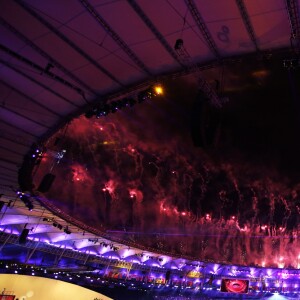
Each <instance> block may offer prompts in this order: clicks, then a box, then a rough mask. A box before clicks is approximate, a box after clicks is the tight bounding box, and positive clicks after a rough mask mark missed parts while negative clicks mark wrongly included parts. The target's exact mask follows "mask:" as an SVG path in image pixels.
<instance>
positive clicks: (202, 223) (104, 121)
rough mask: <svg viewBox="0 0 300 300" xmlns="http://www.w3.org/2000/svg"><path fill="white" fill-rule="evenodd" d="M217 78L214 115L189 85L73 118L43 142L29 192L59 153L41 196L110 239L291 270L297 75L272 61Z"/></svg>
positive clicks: (168, 85)
mask: <svg viewBox="0 0 300 300" xmlns="http://www.w3.org/2000/svg"><path fill="white" fill-rule="evenodd" d="M221 71H222V77H221V79H220V76H219V74H220V73H221ZM221 71H220V70H216V71H210V73H209V74H210V76H211V78H212V82H213V80H214V79H216V80H218V81H219V82H220V83H221V87H220V90H219V92H220V93H222V95H224V96H226V97H228V99H229V101H228V102H226V103H224V104H223V106H222V108H215V107H213V106H212V105H211V103H210V101H209V100H208V99H207V97H206V96H205V94H203V93H202V92H201V91H199V90H198V89H197V86H196V83H195V82H196V80H195V79H194V77H193V76H189V77H185V78H180V79H173V80H168V81H166V82H164V85H165V94H164V96H163V97H155V98H153V99H151V100H150V101H147V102H144V103H141V104H136V105H135V106H134V107H132V108H125V109H123V110H122V111H119V112H116V113H110V114H109V115H108V116H105V117H101V118H99V119H96V118H91V119H87V118H86V117H84V116H81V117H80V118H77V119H75V120H73V121H72V122H71V123H70V124H69V125H68V127H67V129H66V130H65V129H62V130H60V131H59V132H58V133H56V134H55V135H54V136H53V137H52V138H50V139H49V141H48V142H47V144H46V147H47V148H48V152H47V156H46V157H45V158H44V160H43V163H42V164H41V165H40V167H39V169H38V173H37V175H36V177H35V183H36V185H38V183H39V181H40V180H41V178H42V177H43V176H44V174H46V173H48V172H49V170H50V166H51V164H52V162H53V161H55V159H54V157H53V153H55V151H61V150H62V149H66V154H65V156H64V158H63V159H62V160H61V161H60V163H59V164H55V167H54V169H53V171H52V172H53V173H54V174H55V175H56V179H55V182H54V184H53V185H52V187H51V189H50V191H49V192H48V193H47V194H46V196H47V197H48V198H50V199H51V200H52V201H53V202H54V204H56V205H57V206H58V207H60V208H62V209H64V210H65V211H66V212H67V213H69V214H70V215H71V216H73V217H75V218H78V219H80V220H82V221H84V222H85V223H87V224H89V225H91V226H94V227H95V228H101V229H103V228H104V230H106V231H107V233H109V234H110V235H111V236H112V237H114V236H116V237H121V238H123V239H124V240H130V241H134V242H137V243H139V244H143V245H146V246H149V247H153V248H156V249H158V250H166V251H173V252H174V253H177V254H179V255H189V256H195V257H197V258H200V259H213V260H218V261H226V262H231V263H241V264H246V263H247V264H258V265H265V264H268V265H275V266H277V265H278V264H280V263H281V262H282V261H284V263H285V265H291V264H293V263H294V262H295V257H298V254H299V253H298V252H299V251H298V250H297V246H298V242H297V239H296V238H295V237H296V228H297V224H298V218H299V208H300V185H299V179H300V172H299V170H300V159H299V150H300V144H299V138H298V136H299V134H298V132H299V129H300V121H299V120H300V118H299V113H300V108H299V102H298V100H297V99H299V97H298V92H299V91H298V90H297V88H296V86H297V82H298V81H299V74H297V72H296V71H293V72H290V74H289V72H288V71H287V70H286V69H284V68H283V67H282V64H281V62H271V65H269V66H267V67H266V65H264V64H262V63H261V62H260V63H255V64H253V65H252V64H247V65H244V64H241V63H236V64H233V65H231V66H230V67H226V68H225V69H223V70H221ZM293 85H294V87H293ZM57 137H59V138H60V143H59V144H58V145H55V144H54V141H55V140H56V141H57V139H56V138H57Z"/></svg>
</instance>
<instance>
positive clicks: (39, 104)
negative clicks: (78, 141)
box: [0, 79, 63, 117]
mask: <svg viewBox="0 0 300 300" xmlns="http://www.w3.org/2000/svg"><path fill="white" fill-rule="evenodd" d="M0 83H2V84H3V85H5V86H7V87H8V88H9V89H11V90H13V91H14V92H16V93H17V94H19V95H21V96H23V97H24V98H26V99H27V100H29V101H31V102H32V103H35V104H36V105H37V106H40V107H42V108H44V109H46V110H47V111H49V112H50V113H52V114H53V115H55V116H57V117H63V115H61V114H58V113H57V112H56V111H54V110H52V109H50V108H49V107H47V106H45V105H44V104H41V103H40V102H38V101H37V100H35V99H33V98H31V97H29V96H27V95H26V94H24V93H23V92H21V91H20V90H18V89H16V88H15V87H13V86H12V85H10V84H8V83H7V82H4V81H3V80H1V79H0Z"/></svg>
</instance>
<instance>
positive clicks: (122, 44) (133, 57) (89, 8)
mask: <svg viewBox="0 0 300 300" xmlns="http://www.w3.org/2000/svg"><path fill="white" fill-rule="evenodd" d="M79 1H80V3H81V4H82V5H83V6H84V7H85V8H86V10H87V11H88V12H89V13H90V14H91V15H92V16H93V18H94V19H95V20H96V21H97V22H98V23H99V24H100V25H101V26H102V27H103V28H104V30H105V31H106V32H107V33H108V34H109V36H110V37H111V38H112V39H113V40H114V41H115V42H116V43H117V44H118V45H119V47H120V48H121V49H122V50H123V51H124V52H125V53H126V54H127V55H128V56H129V58H130V59H131V60H132V61H133V62H134V63H135V64H136V65H137V66H138V67H139V68H141V69H142V70H143V71H144V72H145V73H146V74H148V75H150V76H152V74H151V73H150V71H149V70H148V69H147V67H146V66H145V64H144V63H143V62H142V61H141V60H140V59H139V58H138V57H137V55H136V54H135V53H134V52H133V51H132V50H131V49H130V48H129V46H128V45H127V44H126V43H125V42H124V41H123V40H122V39H121V37H120V36H119V35H118V34H117V33H116V32H115V31H114V30H113V29H112V28H111V27H110V26H109V24H108V23H107V22H106V21H105V20H104V19H103V18H102V17H101V16H100V15H99V14H98V12H97V11H96V10H95V9H94V8H93V6H92V5H91V4H90V3H89V2H88V1H87V0H79Z"/></svg>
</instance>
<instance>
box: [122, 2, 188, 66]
mask: <svg viewBox="0 0 300 300" xmlns="http://www.w3.org/2000/svg"><path fill="white" fill-rule="evenodd" d="M127 2H128V3H129V4H130V6H131V7H132V8H133V9H134V11H135V12H136V13H137V15H138V16H139V17H140V18H141V19H142V20H143V22H144V23H145V24H146V25H147V26H148V28H149V29H150V30H151V32H152V33H153V34H154V35H155V37H156V38H157V39H158V40H159V41H160V43H161V44H162V45H163V46H164V48H165V49H166V50H167V52H168V53H169V54H170V55H171V56H172V57H173V58H174V59H175V60H176V61H177V62H178V63H179V64H180V65H181V66H184V65H183V64H182V62H181V60H180V59H179V58H178V57H177V55H176V53H175V52H174V51H173V49H172V47H171V46H170V45H169V44H168V42H167V41H166V39H165V38H164V37H163V35H162V34H161V33H160V31H159V30H158V29H157V28H156V27H155V26H154V24H153V23H152V22H151V20H150V19H149V18H148V16H147V15H146V14H145V12H144V11H143V10H142V9H141V7H140V6H139V5H138V4H137V3H136V1H135V0H127Z"/></svg>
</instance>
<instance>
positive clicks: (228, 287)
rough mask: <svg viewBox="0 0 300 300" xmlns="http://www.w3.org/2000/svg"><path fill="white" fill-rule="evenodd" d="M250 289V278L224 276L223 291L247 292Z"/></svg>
mask: <svg viewBox="0 0 300 300" xmlns="http://www.w3.org/2000/svg"><path fill="white" fill-rule="evenodd" d="M248 289H249V280H247V279H237V278H223V279H222V281H221V292H225V293H235V294H247V293H248Z"/></svg>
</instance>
